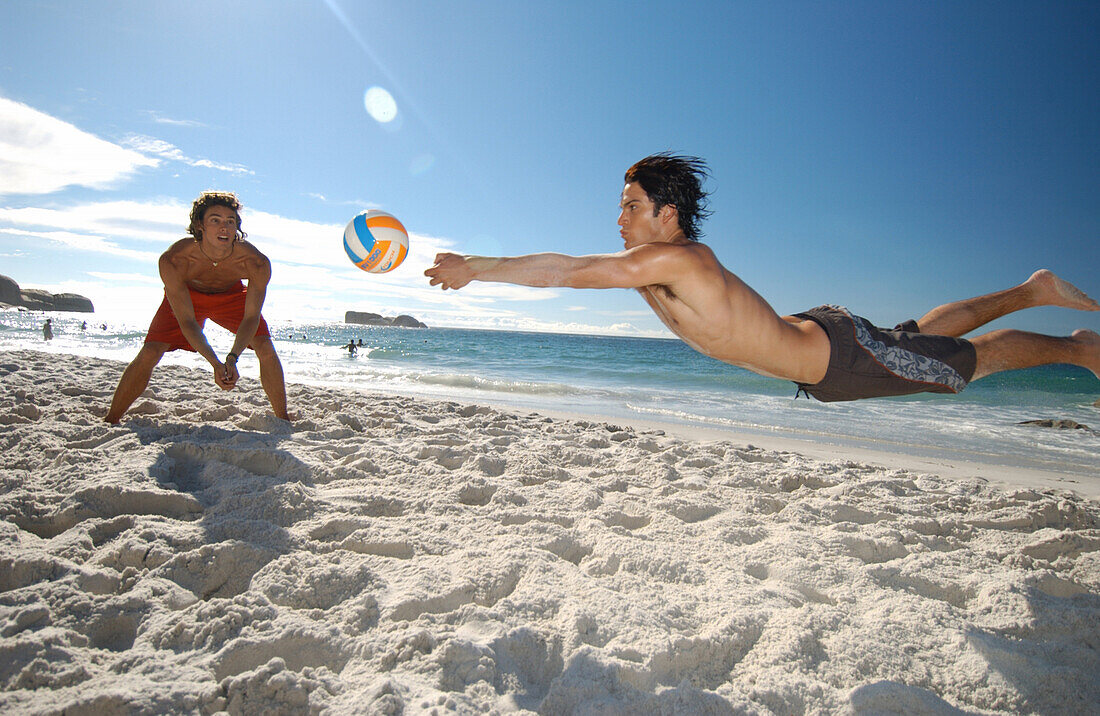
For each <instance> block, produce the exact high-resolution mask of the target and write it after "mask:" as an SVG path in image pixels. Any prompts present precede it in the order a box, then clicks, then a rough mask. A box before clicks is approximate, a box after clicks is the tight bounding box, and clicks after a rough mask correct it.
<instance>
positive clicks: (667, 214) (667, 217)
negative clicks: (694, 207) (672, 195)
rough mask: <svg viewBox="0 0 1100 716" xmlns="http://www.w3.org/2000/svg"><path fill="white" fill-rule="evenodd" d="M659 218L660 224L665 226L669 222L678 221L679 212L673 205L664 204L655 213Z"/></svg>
mask: <svg viewBox="0 0 1100 716" xmlns="http://www.w3.org/2000/svg"><path fill="white" fill-rule="evenodd" d="M657 213H658V214H659V216H660V219H661V223H662V224H667V223H668V222H669V221H675V222H679V221H680V212H679V211H678V210H677V209H676V207H675V206H674V205H673V204H665V205H664V206H662V207H661V210H660V211H659V212H657Z"/></svg>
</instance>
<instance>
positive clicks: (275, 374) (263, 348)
mask: <svg viewBox="0 0 1100 716" xmlns="http://www.w3.org/2000/svg"><path fill="white" fill-rule="evenodd" d="M252 350H254V351H256V358H257V359H258V360H259V361H260V385H262V386H263V388H264V392H265V393H267V399H268V400H270V401H271V409H272V410H274V411H275V416H276V417H279V418H282V419H283V420H290V416H289V415H287V412H286V382H285V380H284V379H283V364H282V363H281V362H279V355H278V354H277V353H276V352H275V344H274V343H272V342H271V339H270V338H269V337H267V336H256V337H254V338H253V339H252Z"/></svg>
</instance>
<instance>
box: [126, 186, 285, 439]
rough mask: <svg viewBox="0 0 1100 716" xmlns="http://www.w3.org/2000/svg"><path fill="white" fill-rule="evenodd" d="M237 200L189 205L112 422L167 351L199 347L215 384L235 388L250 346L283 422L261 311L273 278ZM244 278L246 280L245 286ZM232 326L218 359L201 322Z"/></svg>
mask: <svg viewBox="0 0 1100 716" xmlns="http://www.w3.org/2000/svg"><path fill="white" fill-rule="evenodd" d="M240 209H241V203H240V202H239V201H238V200H237V197H236V196H235V195H233V194H229V193H220V192H204V193H202V194H201V195H200V196H199V198H198V199H196V200H195V203H194V204H193V205H192V207H191V224H190V226H189V227H188V233H190V234H191V236H192V238H187V239H180V240H179V241H177V242H176V243H174V244H172V246H171V247H170V248H169V249H168V250H167V251H165V252H164V253H163V254H162V255H161V257H160V277H161V280H163V281H164V301H162V302H161V304H160V308H159V309H158V310H157V313H156V316H154V317H153V322H152V324H151V325H150V326H149V332H148V334H147V335H146V337H145V345H143V346H142V348H141V350H140V351H138V354H137V357H136V358H134V360H133V361H132V362H131V363H130V365H129V366H127V367H126V370H125V371H124V372H123V374H122V379H121V380H120V381H119V384H118V388H117V389H115V395H114V398H113V399H112V400H111V407H110V410H108V412H107V415H106V417H104V420H105V421H107V422H108V423H117V422H118V421H119V420H121V419H122V414H123V413H125V412H126V410H127V409H128V408H129V407H130V405H132V404H133V402H134V401H135V400H137V398H138V396H139V395H141V394H142V392H144V391H145V387H146V386H147V385H148V384H149V377H150V376H151V375H152V374H153V368H155V367H156V365H157V363H159V362H160V359H161V358H162V357H163V356H164V354H165V353H166V352H168V351H174V350H176V349H183V350H188V351H196V352H198V353H199V355H201V356H202V357H203V358H205V359H206V361H207V362H208V363H209V364H210V366H211V367H212V368H213V369H214V384H215V385H217V386H218V387H219V388H221V389H222V390H232V389H233V386H235V385H236V384H237V380H238V378H240V374H239V373H238V372H237V358H238V357H239V356H240V354H241V352H242V351H243V350H244V349H245V348H246V347H247V348H251V349H252V350H254V351H255V352H256V357H257V358H258V359H259V361H260V383H261V384H262V385H263V388H264V392H266V393H267V397H268V400H270V401H271V407H272V409H273V410H274V411H275V415H276V416H278V417H280V418H282V419H283V420H288V419H289V417H288V416H287V412H286V386H285V384H284V382H283V366H282V364H281V363H280V362H279V356H278V355H276V353H275V345H274V344H273V343H272V342H271V336H270V334H269V333H268V330H267V322H266V321H264V319H263V316H262V315H260V309H262V308H263V305H264V297H265V296H266V295H267V284H268V282H269V281H270V280H271V262H270V261H268V259H267V257H266V256H264V255H263V254H261V253H260V252H259V251H257V250H256V247H254V246H253V245H252V244H249V243H248V242H246V241H245V240H244V238H245V236H246V234H245V233H244V231H242V230H241V215H240ZM242 279H245V280H247V281H248V287H247V288H245V285H244V283H242ZM207 318H211V319H212V320H213V321H214V322H215V323H217V324H218V325H219V326H222V327H224V328H226V329H227V330H230V331H233V332H234V333H235V334H236V338H235V339H234V341H233V349H232V350H231V351H229V352H228V353H226V355H225V360H224V361H223V360H221V359H219V358H218V356H217V354H216V353H214V349H213V348H211V347H210V344H209V343H208V342H207V340H206V336H205V335H204V334H203V332H202V329H203V325H204V324H205V323H206V319H207Z"/></svg>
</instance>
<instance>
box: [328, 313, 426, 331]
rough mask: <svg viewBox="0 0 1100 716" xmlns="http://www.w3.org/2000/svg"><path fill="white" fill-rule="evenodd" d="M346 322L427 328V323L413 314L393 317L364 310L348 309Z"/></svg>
mask: <svg viewBox="0 0 1100 716" xmlns="http://www.w3.org/2000/svg"><path fill="white" fill-rule="evenodd" d="M344 323H354V324H356V325H359V326H399V327H401V328H427V326H426V325H424V324H423V323H421V322H420V321H418V320H416V319H415V318H413V317H412V316H407V315H404V314H402V315H400V316H395V317H393V318H387V317H386V316H382V315H379V314H377V313H365V312H362V311H348V312H347V313H345V314H344Z"/></svg>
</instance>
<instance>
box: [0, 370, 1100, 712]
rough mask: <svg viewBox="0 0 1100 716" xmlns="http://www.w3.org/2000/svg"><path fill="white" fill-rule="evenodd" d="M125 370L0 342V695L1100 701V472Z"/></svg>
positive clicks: (916, 707) (1012, 705)
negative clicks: (680, 431) (849, 452)
mask: <svg viewBox="0 0 1100 716" xmlns="http://www.w3.org/2000/svg"><path fill="white" fill-rule="evenodd" d="M122 367H123V366H122V365H121V364H119V363H114V362H108V361H102V360H96V359H89V358H81V357H74V356H65V355H53V354H44V353H38V352H32V351H16V352H6V353H0V451H2V457H0V468H2V472H0V516H2V518H3V519H2V521H0V687H2V689H3V690H2V691H0V712H5V713H61V712H64V713H65V714H69V715H71V714H93V713H94V714H104V713H106V714H112V713H166V712H193V713H212V712H217V711H219V710H224V711H229V712H231V713H309V712H328V713H335V714H343V713H389V714H395V713H402V712H404V713H422V712H428V713H430V712H438V713H448V712H454V711H457V712H460V713H476V712H486V711H487V712H493V711H496V712H501V713H507V712H517V711H524V710H528V711H530V712H537V713H546V714H572V713H599V714H646V713H654V714H656V713H662V714H672V713H692V714H694V713H703V714H741V713H749V714H802V713H829V714H831V713H905V714H914V713H916V714H923V713H928V714H939V713H949V714H950V713H1044V714H1053V713H1070V714H1072V713H1080V714H1085V713H1096V712H1097V709H1098V704H1100V503H1098V502H1096V501H1095V500H1092V499H1089V498H1088V497H1085V496H1082V495H1081V494H1078V493H1074V492H1070V491H1066V490H1053V489H1047V488H1046V487H1044V486H1042V485H1036V486H1032V487H1016V488H1013V489H1003V488H1001V487H998V486H995V485H991V484H988V483H987V482H986V481H985V480H981V479H975V478H968V477H966V472H967V466H966V465H959V464H953V465H952V466H951V467H952V470H953V471H954V474H953V476H951V477H942V476H935V475H932V474H927V473H926V472H922V471H910V470H906V469H901V468H899V467H890V466H884V465H876V464H868V463H867V462H862V461H859V460H855V459H852V458H851V457H848V458H844V457H840V458H837V459H821V458H820V457H810V456H807V455H805V454H800V453H797V452H791V451H776V450H767V449H763V448H760V447H751V446H747V445H745V444H743V443H738V442H734V441H704V442H701V441H693V440H686V439H683V438H681V437H674V436H670V435H668V434H662V433H661V432H659V431H654V430H649V429H635V428H629V427H623V428H620V427H616V426H613V425H609V424H607V423H605V422H599V421H584V420H566V419H561V418H555V419H552V418H547V417H543V416H540V415H531V414H516V413H515V412H509V411H508V410H504V409H500V408H491V407H486V406H474V405H459V404H455V403H449V402H432V401H426V400H416V399H410V398H402V397H387V396H371V395H363V394H358V393H353V392H341V391H338V390H328V389H319V388H313V387H304V386H297V385H292V386H290V390H289V392H290V400H291V403H292V406H293V409H294V410H297V411H298V413H299V415H300V419H299V420H298V421H297V422H295V423H294V424H293V425H290V424H287V423H284V422H282V421H279V420H276V419H275V418H274V417H273V416H272V415H271V414H270V411H269V408H268V406H267V401H266V399H265V398H264V396H263V393H262V392H261V391H260V390H259V387H258V386H257V385H256V381H254V380H248V379H245V380H244V381H242V382H243V383H244V384H243V385H242V386H240V387H239V388H238V389H237V390H235V391H233V392H231V393H223V392H221V391H219V390H217V389H216V388H215V387H214V386H213V385H212V383H211V381H210V378H209V376H208V375H207V373H206V372H204V371H195V370H191V369H188V368H183V367H178V366H163V367H161V368H159V369H158V370H157V372H156V373H155V374H154V377H153V382H152V384H151V387H150V389H149V391H148V392H147V393H146V394H145V395H144V396H143V397H142V398H140V399H139V400H138V402H137V403H136V404H135V407H134V408H133V410H132V411H131V413H130V414H129V415H128V417H127V419H126V420H125V421H124V422H123V424H122V425H121V426H108V425H105V424H103V423H102V422H100V420H99V418H100V416H101V415H102V414H103V412H104V411H105V408H106V405H107V402H108V400H109V399H110V395H111V392H112V391H113V389H114V386H115V384H116V382H117V380H118V377H119V375H120V374H121V371H122ZM1025 477H1026V476H1025ZM1013 479H1016V480H1017V481H1018V480H1019V479H1020V478H1019V475H1017V476H1015V477H1014V478H1013Z"/></svg>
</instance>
